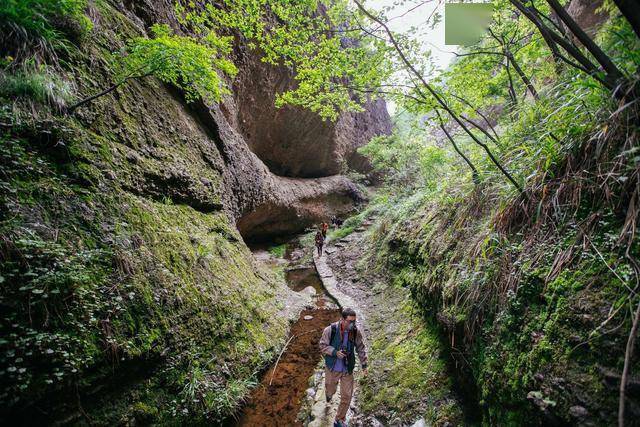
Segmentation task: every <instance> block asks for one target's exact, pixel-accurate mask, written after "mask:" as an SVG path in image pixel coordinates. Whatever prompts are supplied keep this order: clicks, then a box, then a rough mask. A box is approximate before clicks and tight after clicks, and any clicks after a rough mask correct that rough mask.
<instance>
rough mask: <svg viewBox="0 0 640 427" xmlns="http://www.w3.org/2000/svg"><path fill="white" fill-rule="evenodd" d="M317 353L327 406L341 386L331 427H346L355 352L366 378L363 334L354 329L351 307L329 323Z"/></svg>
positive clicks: (354, 317)
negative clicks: (322, 371)
mask: <svg viewBox="0 0 640 427" xmlns="http://www.w3.org/2000/svg"><path fill="white" fill-rule="evenodd" d="M319 345H320V352H321V353H322V354H323V355H324V362H325V370H324V378H325V389H326V398H327V403H329V402H330V401H331V397H332V396H333V394H334V393H335V392H336V388H337V387H338V383H340V404H339V405H338V412H337V414H336V419H335V421H334V423H333V426H334V427H343V426H346V424H345V418H346V417H347V410H348V409H349V405H350V404H351V396H352V394H353V368H354V367H355V366H356V356H355V354H354V350H355V352H357V353H358V358H359V359H360V365H361V366H362V369H363V372H364V374H365V375H367V350H366V348H365V345H364V340H363V339H362V332H360V329H358V328H357V327H356V312H355V311H354V310H353V309H351V308H345V309H344V310H342V319H340V320H338V321H337V322H335V323H332V324H330V325H329V326H327V327H326V328H324V331H323V332H322V338H320V343H319Z"/></svg>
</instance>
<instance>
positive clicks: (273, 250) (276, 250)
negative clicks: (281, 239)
mask: <svg viewBox="0 0 640 427" xmlns="http://www.w3.org/2000/svg"><path fill="white" fill-rule="evenodd" d="M286 250H287V244H286V243H283V244H281V245H277V246H271V247H270V248H269V253H270V254H271V255H273V256H274V257H276V258H284V253H285V252H286Z"/></svg>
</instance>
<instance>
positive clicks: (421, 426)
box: [411, 418, 427, 427]
mask: <svg viewBox="0 0 640 427" xmlns="http://www.w3.org/2000/svg"><path fill="white" fill-rule="evenodd" d="M411 427H427V423H426V422H425V421H424V418H420V419H419V420H417V421H416V422H415V423H413V424H411Z"/></svg>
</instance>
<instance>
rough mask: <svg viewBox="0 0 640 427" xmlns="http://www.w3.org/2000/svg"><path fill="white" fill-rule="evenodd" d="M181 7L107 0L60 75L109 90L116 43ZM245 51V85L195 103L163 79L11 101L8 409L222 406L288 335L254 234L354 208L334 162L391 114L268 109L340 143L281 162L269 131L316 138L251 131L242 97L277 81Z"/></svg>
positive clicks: (206, 410) (265, 123) (147, 415)
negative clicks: (294, 168)
mask: <svg viewBox="0 0 640 427" xmlns="http://www.w3.org/2000/svg"><path fill="white" fill-rule="evenodd" d="M114 4H115V5H114ZM172 10H173V9H172V2H171V1H168V0H166V1H162V2H150V1H146V2H132V1H125V2H123V3H117V2H116V3H114V2H110V3H107V2H96V3H95V4H94V5H93V6H92V7H91V10H90V11H89V12H90V13H89V15H90V17H91V19H92V21H93V22H94V29H93V31H92V33H91V35H90V36H89V37H87V38H86V39H85V40H84V41H82V42H81V44H80V46H78V48H77V49H73V51H72V52H70V54H69V58H68V59H67V61H66V63H65V65H64V66H63V68H64V70H63V71H62V72H61V75H62V76H63V78H65V79H66V80H68V81H70V82H73V84H74V85H75V87H76V89H77V94H78V95H77V96H78V97H80V94H82V95H86V94H91V93H95V92H97V91H99V90H101V89H103V88H104V87H105V86H106V85H107V84H108V82H110V81H112V79H113V73H112V70H111V69H110V66H109V56H110V55H111V53H110V52H115V51H118V50H119V49H121V48H122V46H123V44H124V42H125V40H126V39H128V38H130V37H134V36H137V35H140V34H142V33H144V31H145V28H147V27H148V26H149V25H150V24H151V23H152V22H168V23H171V24H173V25H175V24H176V20H175V17H174V16H173V15H172V13H173V12H172ZM245 59H246V58H245ZM238 63H239V65H240V68H241V72H240V74H239V77H238V79H239V80H238V81H237V82H235V84H234V87H236V88H237V89H239V88H240V87H242V90H241V92H237V93H236V94H235V96H234V97H233V99H228V100H226V101H225V103H223V104H222V105H221V106H214V107H212V108H207V107H206V106H204V105H187V104H186V103H185V102H184V100H183V99H182V95H181V94H180V93H178V91H176V90H175V89H173V88H170V87H167V86H165V85H163V84H161V83H160V82H158V81H157V80H155V79H153V78H145V79H142V80H137V81H131V82H130V83H128V84H126V85H124V86H122V87H121V88H119V89H118V90H116V91H114V92H112V93H111V94H109V95H108V96H105V97H102V98H99V99H97V100H96V101H95V102H93V103H92V104H91V105H90V106H88V107H86V108H83V109H81V110H79V111H78V113H77V114H76V115H74V116H73V117H61V116H56V115H54V114H52V112H51V111H49V110H48V109H47V108H46V107H44V106H42V105H37V104H34V103H33V102H32V101H31V100H28V99H17V100H13V99H12V100H9V99H0V104H1V105H2V108H1V109H0V116H1V118H2V122H3V123H9V122H12V121H19V122H20V124H19V125H14V126H9V127H7V128H3V130H2V133H1V134H0V157H1V162H0V173H1V176H2V177H3V178H2V185H1V186H0V205H1V209H0V212H1V219H2V223H1V225H0V259H1V260H2V263H1V264H2V265H1V267H0V278H1V279H2V280H1V282H2V283H4V287H3V290H2V292H1V294H0V312H1V313H2V317H3V322H2V324H1V325H0V329H1V331H0V332H1V333H2V337H3V340H2V342H1V343H0V363H1V364H2V368H3V369H2V374H0V382H1V384H2V392H1V393H0V402H1V404H2V408H3V410H2V413H0V417H2V418H6V417H13V418H17V419H19V420H22V421H31V422H37V421H43V420H47V422H54V421H67V422H68V421H73V420H79V419H81V418H83V417H84V418H85V419H86V418H88V419H90V420H91V421H92V422H95V423H97V424H114V423H135V422H151V421H159V422H163V421H165V422H166V421H167V420H175V418H174V417H180V416H182V417H187V418H185V419H189V420H191V421H193V420H195V419H204V417H208V418H210V419H214V418H218V419H219V418H222V417H224V416H226V415H228V414H229V413H230V412H232V411H233V410H234V408H235V405H236V404H237V403H238V402H239V401H240V400H241V399H242V397H243V396H244V394H245V393H246V391H247V389H248V387H250V385H251V384H252V379H253V378H254V375H255V372H256V371H257V370H258V369H259V368H260V367H261V366H263V365H264V363H265V362H266V361H267V360H269V359H270V358H271V357H272V356H273V354H274V352H276V351H277V350H278V347H279V346H280V345H282V343H283V339H284V337H285V336H286V329H287V328H286V318H287V316H288V315H292V314H294V313H292V311H291V310H292V308H291V306H290V304H289V302H287V304H285V303H284V300H285V298H291V295H290V294H289V292H288V291H287V289H286V287H285V286H284V284H283V283H282V280H281V279H280V278H278V277H276V276H274V275H273V274H272V273H271V272H269V271H265V270H264V269H263V268H262V267H260V266H259V265H257V264H256V263H255V261H254V260H253V257H252V255H251V253H250V252H249V250H248V249H247V247H246V245H245V243H244V242H243V238H244V239H253V238H268V237H271V236H273V235H275V234H281V233H293V232H296V231H299V230H301V229H303V228H304V227H306V226H308V225H310V224H311V223H313V222H315V221H318V220H319V219H320V218H326V217H327V216H328V215H332V214H344V213H346V212H348V211H349V210H351V209H352V208H353V206H354V204H355V203H357V202H358V201H359V199H360V198H361V195H360V193H359V191H358V189H357V188H356V187H355V185H354V184H353V183H351V182H350V181H349V180H348V179H347V178H345V177H343V176H340V175H334V174H335V173H336V172H338V171H340V170H341V167H340V166H339V165H340V164H341V163H342V162H343V160H346V161H349V160H350V159H351V158H352V157H353V150H354V148H355V146H357V145H358V144H361V143H363V142H365V141H364V140H363V139H360V140H357V141H356V140H354V139H352V136H353V135H356V134H357V132H358V131H359V129H361V128H363V127H366V128H368V129H372V128H373V127H374V124H372V123H373V121H376V120H377V119H381V120H383V121H384V120H387V119H388V117H387V116H386V115H385V114H384V111H383V109H381V108H382V107H381V106H378V109H379V111H378V112H374V111H373V110H372V111H371V112H370V113H363V114H362V115H361V116H362V117H363V118H364V119H363V120H364V121H363V120H361V119H357V118H354V116H345V117H344V118H341V119H340V121H339V122H338V123H343V124H341V125H331V124H328V123H323V122H321V121H319V120H318V119H317V118H316V117H314V116H313V115H311V114H309V113H305V112H302V111H298V112H296V111H295V110H287V112H286V115H287V121H281V120H279V119H278V118H277V117H276V116H278V114H280V113H278V112H277V111H276V110H275V109H272V110H271V111H272V113H273V115H274V119H273V121H274V122H275V123H276V125H274V134H277V135H295V134H296V132H294V131H292V130H291V129H289V128H288V126H290V125H291V123H296V127H295V128H294V129H300V128H301V127H300V126H302V125H303V124H304V123H307V125H306V126H302V127H313V126H317V127H318V128H322V129H325V130H326V131H323V132H325V137H324V139H322V140H320V141H319V142H318V145H320V144H322V143H326V144H328V145H332V146H333V148H330V149H329V148H326V147H322V148H320V149H318V150H317V151H319V152H322V153H325V152H326V153H325V154H323V155H325V156H326V160H323V161H322V162H324V163H322V167H321V168H320V169H318V170H317V171H315V172H312V173H307V172H300V173H297V174H291V175H294V176H292V177H283V176H279V172H281V171H280V170H277V169H270V167H269V166H267V165H268V164H269V162H268V160H267V159H266V158H265V159H262V158H261V157H260V155H261V153H262V151H260V150H258V149H257V148H256V147H258V146H260V144H266V145H268V144H274V145H273V147H274V150H284V151H281V152H288V153H290V155H291V159H294V158H295V156H297V155H298V154H299V153H304V152H307V154H306V156H308V160H307V161H306V165H310V164H312V163H313V162H312V161H311V159H313V158H314V156H315V154H316V151H314V149H313V148H312V147H315V145H312V142H313V135H309V136H305V137H304V138H301V139H299V140H293V139H292V140H291V142H290V145H289V146H288V148H287V149H286V150H285V149H284V148H282V147H280V145H278V144H280V143H281V142H282V139H268V138H265V140H268V141H271V142H269V143H266V142H264V141H263V139H261V138H259V137H258V135H257V134H253V135H252V136H251V138H249V137H248V136H247V135H246V134H245V132H247V129H246V128H244V127H242V126H240V123H241V122H242V120H240V119H239V117H243V120H244V122H242V123H248V124H247V126H252V127H251V129H256V132H258V130H260V132H263V131H264V132H266V130H267V129H269V119H268V115H265V114H263V115H261V116H260V121H261V122H260V123H259V124H252V120H256V118H252V117H251V116H250V114H249V113H248V112H249V111H252V110H251V109H252V108H254V106H250V107H249V106H247V105H245V103H246V102H249V101H248V100H249V99H250V98H251V97H252V96H253V97H254V98H256V99H257V98H261V97H263V96H267V95H269V97H270V99H273V93H272V92H269V91H272V90H275V88H274V89H269V91H267V95H265V92H264V87H262V86H261V84H260V82H261V81H262V80H263V79H264V78H266V77H263V76H260V75H259V74H255V73H254V71H251V70H252V69H251V68H246V67H245V66H243V65H242V64H243V62H241V61H240V60H239V62H238ZM279 72H280V71H277V70H275V71H274V70H271V71H269V73H271V74H269V75H270V76H275V75H277V74H278V73H279ZM287 78H288V79H290V76H288V77H287ZM252 91H253V92H254V94H253V95H252ZM269 93H270V94H269ZM9 105H11V108H9V107H8V106H9ZM264 105H265V108H267V107H266V104H264ZM270 108H271V107H270ZM254 111H255V110H254ZM17 117H18V118H19V119H16V118H17ZM375 126H379V128H380V129H383V128H387V127H388V122H387V123H385V124H381V125H379V124H375ZM275 129H277V132H276V130H275ZM340 129H342V130H340ZM269 138H271V137H269ZM273 141H277V142H273ZM252 147H253V150H255V153H254V151H252ZM277 147H280V148H277ZM293 153H296V154H293ZM265 163H267V164H265ZM291 164H294V163H291ZM305 167H306V168H308V166H305ZM301 170H304V168H302V169H301ZM309 170H310V169H309ZM274 172H276V173H274ZM309 175H313V176H316V177H315V178H302V177H306V176H309ZM238 230H239V231H238ZM70 396H73V398H71V397H70ZM77 396H80V397H77ZM174 422H175V421H174Z"/></svg>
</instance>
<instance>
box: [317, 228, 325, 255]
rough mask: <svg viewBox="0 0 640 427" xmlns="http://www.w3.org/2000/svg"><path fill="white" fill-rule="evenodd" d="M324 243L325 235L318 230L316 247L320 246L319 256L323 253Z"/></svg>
mask: <svg viewBox="0 0 640 427" xmlns="http://www.w3.org/2000/svg"><path fill="white" fill-rule="evenodd" d="M322 245H324V236H323V235H322V232H321V231H320V230H318V232H317V233H316V248H318V256H321V255H322Z"/></svg>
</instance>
